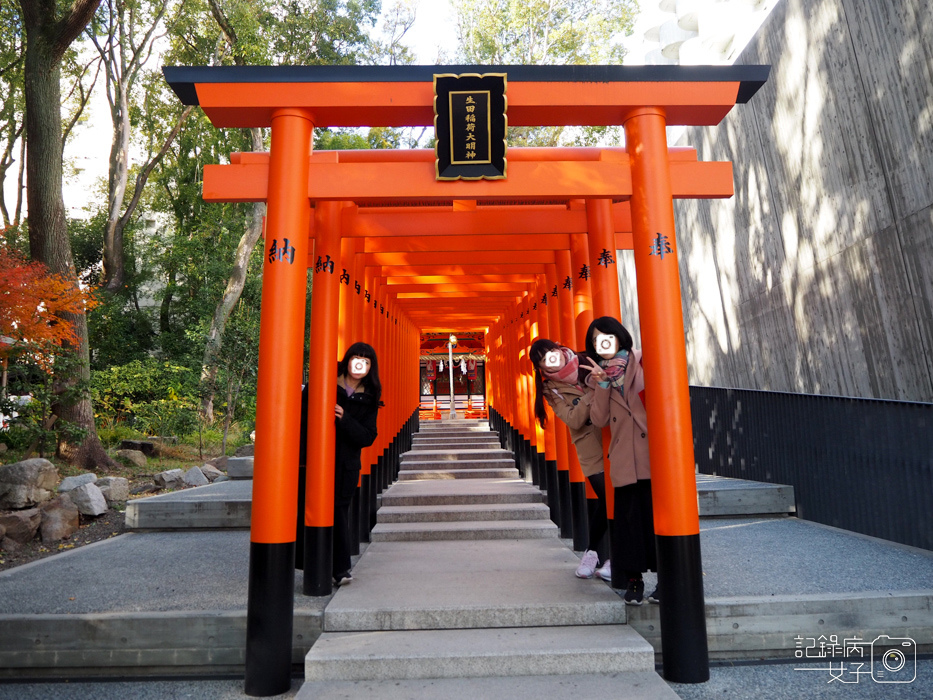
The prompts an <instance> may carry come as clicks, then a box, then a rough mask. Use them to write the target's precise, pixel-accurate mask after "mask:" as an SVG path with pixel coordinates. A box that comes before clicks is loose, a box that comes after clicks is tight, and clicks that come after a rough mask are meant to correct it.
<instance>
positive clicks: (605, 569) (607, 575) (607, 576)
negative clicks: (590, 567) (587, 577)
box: [596, 559, 612, 582]
mask: <svg viewBox="0 0 933 700" xmlns="http://www.w3.org/2000/svg"><path fill="white" fill-rule="evenodd" d="M596 575H597V576H599V577H600V578H601V579H602V580H603V581H610V582H611V581H612V566H610V562H609V560H608V559H607V560H606V561H604V562H603V565H602V566H601V567H599V568H598V569H597V570H596Z"/></svg>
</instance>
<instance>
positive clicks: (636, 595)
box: [622, 578, 645, 605]
mask: <svg viewBox="0 0 933 700" xmlns="http://www.w3.org/2000/svg"><path fill="white" fill-rule="evenodd" d="M622 598H623V600H625V604H626V605H641V604H642V603H644V602H645V582H644V581H643V580H642V579H640V578H630V579H629V580H628V588H626V589H625V595H624V596H622Z"/></svg>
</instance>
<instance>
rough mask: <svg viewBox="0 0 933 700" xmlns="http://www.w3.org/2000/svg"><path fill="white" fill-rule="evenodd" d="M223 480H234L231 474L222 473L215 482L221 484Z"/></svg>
mask: <svg viewBox="0 0 933 700" xmlns="http://www.w3.org/2000/svg"><path fill="white" fill-rule="evenodd" d="M221 481H233V479H231V478H230V477H229V476H227V475H226V474H221V475H220V476H218V477H217V478H216V479H214V483H215V484H219V483H220V482H221Z"/></svg>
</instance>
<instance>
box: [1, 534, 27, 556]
mask: <svg viewBox="0 0 933 700" xmlns="http://www.w3.org/2000/svg"><path fill="white" fill-rule="evenodd" d="M25 546H26V545H24V544H22V543H20V542H17V541H16V540H14V539H10V538H9V537H4V538H3V539H2V540H0V552H8V553H10V554H16V553H17V552H21V551H22V549H23V547H25Z"/></svg>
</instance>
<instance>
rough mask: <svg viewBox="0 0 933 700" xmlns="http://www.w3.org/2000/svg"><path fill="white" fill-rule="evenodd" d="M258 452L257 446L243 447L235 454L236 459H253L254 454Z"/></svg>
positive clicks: (237, 449)
mask: <svg viewBox="0 0 933 700" xmlns="http://www.w3.org/2000/svg"><path fill="white" fill-rule="evenodd" d="M255 451H256V446H255V445H243V446H241V447H238V448H236V452H234V453H233V456H234V457H253V456H255V455H254V454H253V453H254V452H255Z"/></svg>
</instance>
